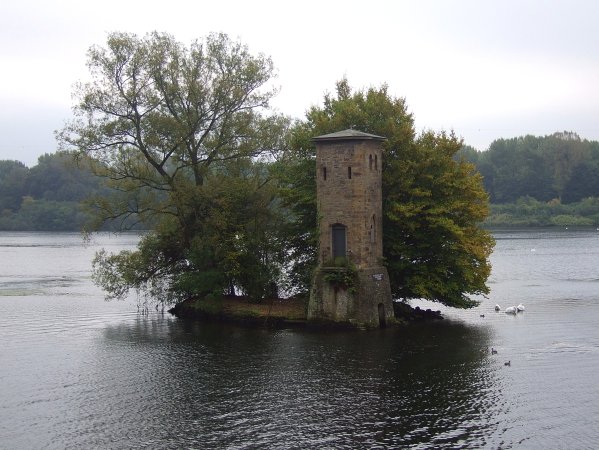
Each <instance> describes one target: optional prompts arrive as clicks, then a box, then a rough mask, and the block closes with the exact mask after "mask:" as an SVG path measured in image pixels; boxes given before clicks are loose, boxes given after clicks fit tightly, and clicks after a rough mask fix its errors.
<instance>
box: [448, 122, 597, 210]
mask: <svg viewBox="0 0 599 450" xmlns="http://www.w3.org/2000/svg"><path fill="white" fill-rule="evenodd" d="M459 155H460V156H461V157H464V158H465V159H467V160H469V161H471V162H473V163H474V164H475V165H476V166H477V168H478V170H479V171H480V173H481V174H482V175H483V177H484V186H485V189H486V190H487V191H488V192H489V195H490V199H491V203H494V204H504V203H514V202H516V201H517V200H518V199H519V198H521V197H531V198H534V199H536V200H538V201H541V202H548V201H550V200H553V199H557V200H559V201H561V202H564V203H572V202H578V201H580V200H582V199H584V198H587V197H599V184H598V183H597V182H596V180H598V179H599V143H598V142H596V141H587V140H583V139H581V138H580V137H579V136H578V135H577V134H575V133H572V132H559V133H553V134H551V135H549V136H530V135H527V136H521V137H517V138H512V139H497V140H495V141H493V142H492V143H491V145H490V146H489V149H488V150H487V151H484V152H477V151H476V150H474V149H472V148H467V149H462V150H460V152H459Z"/></svg>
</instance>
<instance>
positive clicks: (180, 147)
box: [59, 33, 287, 302]
mask: <svg viewBox="0 0 599 450" xmlns="http://www.w3.org/2000/svg"><path fill="white" fill-rule="evenodd" d="M88 66H89V68H90V72H91V76H92V80H91V81H90V82H89V83H81V84H79V85H78V87H77V89H76V92H75V96H76V98H77V100H78V103H77V105H76V106H75V114H76V115H75V119H74V120H73V121H72V123H70V124H69V125H68V126H67V127H66V128H65V129H63V130H62V132H60V133H59V139H60V141H61V142H62V144H63V147H65V148H69V149H73V148H74V149H76V150H78V151H79V152H80V154H81V155H86V156H89V157H90V158H91V159H92V160H93V161H95V162H96V164H95V166H94V167H93V170H94V171H95V173H96V174H98V175H100V176H102V177H104V178H105V179H106V180H107V184H108V185H109V186H110V187H111V188H113V190H114V191H113V192H114V195H112V196H102V197H98V198H96V199H95V200H94V201H93V202H92V205H93V206H94V207H95V209H96V211H97V214H98V215H97V217H98V219H99V222H102V221H106V220H119V221H120V223H121V224H122V225H123V226H124V225H126V224H127V223H131V219H132V218H134V219H135V221H141V222H142V223H145V224H146V226H148V227H151V228H152V229H151V232H150V233H149V234H148V235H147V236H146V237H145V238H144V239H143V240H142V242H141V243H140V246H139V249H138V250H137V251H136V252H131V253H122V254H120V255H106V254H100V255H99V256H98V258H96V261H95V268H96V269H95V270H96V272H95V279H96V280H97V282H98V283H99V284H100V285H102V286H103V287H104V288H105V289H106V290H107V292H108V296H109V297H110V296H112V297H122V296H123V295H124V294H126V292H127V291H128V290H129V289H131V288H134V289H138V290H142V291H145V292H147V293H149V294H150V295H152V296H156V297H158V298H159V299H160V300H161V301H167V302H168V301H176V300H178V299H180V298H181V297H182V296H185V295H189V294H194V293H195V294H197V293H198V292H201V293H206V292H220V291H221V290H222V288H223V287H224V286H227V285H229V284H231V283H235V282H236V281H238V280H239V279H240V276H239V273H240V272H241V271H242V269H239V267H241V266H243V265H244V264H249V262H247V261H245V262H244V260H243V256H244V255H247V254H250V253H252V254H254V255H255V254H260V253H259V252H258V253H257V252H255V251H254V250H255V249H253V248H251V246H250V243H251V244H252V245H254V244H255V245H260V242H263V241H261V240H260V239H258V238H256V236H255V235H252V236H251V238H250V237H246V236H248V234H247V233H243V232H242V231H243V230H239V229H237V228H236V227H237V225H236V224H238V223H243V224H244V225H245V224H247V221H246V222H243V221H239V222H238V220H239V219H240V218H239V217H238V212H239V211H247V210H252V211H254V209H252V208H254V207H256V205H258V204H260V205H266V206H265V207H269V206H271V205H270V204H267V203H265V202H264V198H263V197H268V195H267V194H266V191H267V188H266V187H267V186H268V177H267V175H265V174H264V173H262V172H260V171H258V175H255V171H254V168H255V167H254V166H255V165H256V160H257V159H259V158H262V157H265V156H269V155H272V154H274V153H276V152H277V151H278V150H279V148H280V147H281V145H282V144H281V141H280V139H281V137H284V136H285V129H286V126H287V120H286V119H285V118H282V117H279V116H276V115H271V116H267V115H266V114H265V112H266V110H267V108H268V103H269V100H270V99H271V98H272V96H273V95H274V94H275V92H274V90H272V89H269V88H268V85H269V83H270V81H271V79H272V77H273V71H274V68H273V64H272V62H271V60H270V59H269V58H266V57H264V56H262V55H258V56H254V55H252V54H250V53H249V51H248V49H247V48H246V47H245V46H244V45H242V44H241V43H238V42H233V41H231V40H230V39H229V38H228V37H227V36H226V35H223V34H213V35H210V36H208V37H207V38H206V39H204V40H202V41H195V42H193V43H192V44H191V45H190V46H189V47H186V46H185V45H183V44H181V43H179V42H177V41H176V40H175V39H174V38H173V37H172V36H170V35H167V34H160V33H151V34H149V35H147V36H145V37H143V38H140V37H138V36H135V35H132V34H125V33H113V34H110V35H109V37H108V40H107V45H106V47H92V48H91V49H90V51H89V53H88ZM244 170H245V171H246V172H248V173H244V172H243V171H244ZM235 171H238V173H237V174H234V173H232V172H235ZM239 171H241V173H244V176H243V177H239ZM252 171H254V172H252ZM252 173H253V174H254V175H255V176H253V175H252ZM236 183H237V184H236ZM224 187H227V189H225V188H224ZM261 202H262V203H261ZM243 205H246V207H245V208H241V206H243ZM260 211H261V212H263V210H260ZM265 215H266V214H265ZM247 219H248V221H249V218H247ZM273 220H274V219H273ZM261 227H262V228H260V230H263V229H264V228H265V227H266V228H268V227H267V226H266V225H264V224H261ZM254 230H258V228H254ZM248 233H249V232H248ZM249 234H251V233H249ZM243 245H247V246H248V247H246V251H245V253H244V252H243V251H242V250H240V249H239V247H240V246H241V247H243ZM273 277H274V275H273V276H272V277H271V278H273ZM263 278H264V277H263ZM263 278H261V280H262V279H263ZM266 278H268V277H266ZM190 280H193V282H191V281H190ZM252 280H255V278H253V279H252ZM273 281H275V280H273V279H269V280H268V281H265V282H264V283H265V284H271V283H272V282H273ZM198 283H199V284H198ZM202 283H203V284H202ZM245 290H247V291H250V290H252V291H255V292H256V291H259V289H257V288H255V287H254V288H249V287H247V286H246V289H245ZM192 291H193V292H192ZM263 291H265V289H263Z"/></svg>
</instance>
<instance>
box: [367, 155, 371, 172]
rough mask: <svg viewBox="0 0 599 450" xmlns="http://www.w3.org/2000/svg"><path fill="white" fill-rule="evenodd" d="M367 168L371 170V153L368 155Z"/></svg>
mask: <svg viewBox="0 0 599 450" xmlns="http://www.w3.org/2000/svg"><path fill="white" fill-rule="evenodd" d="M368 168H369V169H370V170H372V155H369V156H368Z"/></svg>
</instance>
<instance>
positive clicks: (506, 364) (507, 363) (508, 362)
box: [503, 361, 512, 366]
mask: <svg viewBox="0 0 599 450" xmlns="http://www.w3.org/2000/svg"><path fill="white" fill-rule="evenodd" d="M503 365H504V366H511V365H512V362H511V361H507V362H504V363H503Z"/></svg>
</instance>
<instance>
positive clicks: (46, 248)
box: [0, 229, 599, 449]
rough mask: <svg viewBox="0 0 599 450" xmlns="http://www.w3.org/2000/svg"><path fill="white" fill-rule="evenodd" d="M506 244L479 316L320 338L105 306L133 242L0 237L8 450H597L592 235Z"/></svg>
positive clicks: (598, 363)
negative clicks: (114, 268)
mask: <svg viewBox="0 0 599 450" xmlns="http://www.w3.org/2000/svg"><path fill="white" fill-rule="evenodd" d="M495 237H496V239H497V246H496V250H495V253H494V254H493V257H492V263H493V273H492V276H491V279H490V282H491V284H490V286H491V288H492V292H491V294H490V296H489V298H488V299H482V303H481V305H480V306H479V307H477V308H475V309H472V310H468V311H452V310H447V309H444V308H441V309H442V310H443V312H444V314H445V316H446V317H447V319H446V320H444V321H441V322H436V323H426V324H415V325H410V326H406V327H403V328H400V329H384V330H376V331H371V332H334V333H322V332H314V331H306V330H297V329H295V330H278V331H269V330H256V329H247V328H240V327H234V326H222V325H218V326H216V325H209V324H201V323H192V322H185V321H180V320H177V319H175V318H173V317H171V316H170V315H169V314H168V313H164V314H161V313H160V312H156V311H152V310H151V311H150V313H148V314H140V313H139V312H138V309H137V302H136V300H135V298H132V299H129V300H127V301H124V302H105V301H104V300H103V294H102V292H101V291H100V290H99V289H98V288H96V287H94V286H93V285H92V283H91V280H90V265H91V264H90V261H91V259H92V257H93V255H94V252H95V251H96V250H98V249H99V248H102V247H104V248H106V249H107V250H109V251H117V250H120V249H126V248H132V247H133V246H134V245H135V243H136V242H137V236H135V235H124V236H114V235H108V234H106V235H97V236H95V237H94V240H93V241H92V242H91V243H87V244H86V243H85V242H83V240H82V239H81V237H80V236H79V235H77V234H44V233H6V232H4V233H0V308H1V314H0V448H3V449H37V448H49V449H53V448H56V449H62V448H73V449H81V448H111V449H120V448H152V449H154V448H173V449H176V448H281V449H283V448H297V449H304V448H385V447H389V448H422V449H428V448H495V449H500V448H501V449H509V448H524V449H547V448H564V449H566V448H567V449H571V448H576V449H580V448H589V449H591V448H598V447H599V425H597V422H598V420H599V388H598V386H597V382H596V380H597V373H598V372H599V326H598V324H599V231H597V230H594V229H593V230H586V231H585V230H578V231H572V230H557V231H556V230H552V231H507V232H496V233H495ZM495 303H499V304H500V305H501V306H502V308H505V307H507V306H511V305H517V304H519V303H523V304H524V305H525V306H526V311H525V312H523V313H520V314H518V315H517V316H512V315H508V314H505V313H503V312H499V313H496V312H495V311H494V310H493V306H494V305H495ZM422 306H427V307H431V306H432V307H433V309H439V308H438V307H437V306H436V305H434V304H422ZM481 315H484V317H481ZM491 347H493V348H494V349H496V350H497V354H491V352H490V348H491ZM507 361H510V363H511V364H510V365H509V366H506V365H505V362H507Z"/></svg>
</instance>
